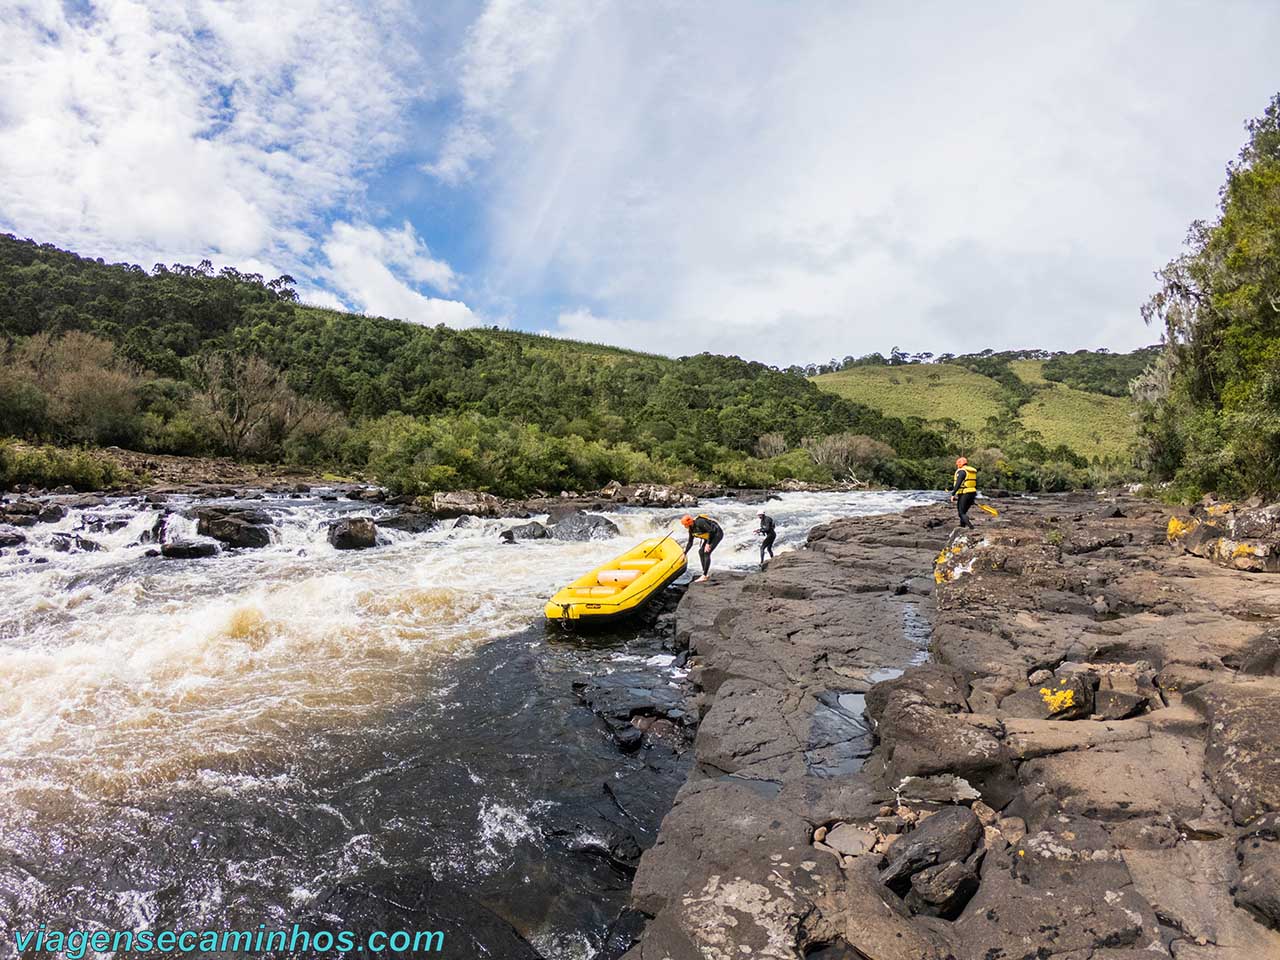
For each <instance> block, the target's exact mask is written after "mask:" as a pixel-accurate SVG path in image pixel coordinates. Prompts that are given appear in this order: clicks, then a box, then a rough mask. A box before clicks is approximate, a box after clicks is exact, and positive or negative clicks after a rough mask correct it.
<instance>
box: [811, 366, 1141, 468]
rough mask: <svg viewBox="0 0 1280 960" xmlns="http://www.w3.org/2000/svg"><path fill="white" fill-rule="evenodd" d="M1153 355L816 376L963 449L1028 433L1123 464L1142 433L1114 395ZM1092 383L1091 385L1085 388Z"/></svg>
mask: <svg viewBox="0 0 1280 960" xmlns="http://www.w3.org/2000/svg"><path fill="white" fill-rule="evenodd" d="M1037 353H1039V352H1037ZM1153 356H1154V349H1153V348H1146V349H1143V350H1138V351H1134V352H1133V353H1129V354H1111V353H1105V352H1088V351H1080V352H1079V353H1076V354H1059V355H1053V356H1050V355H1048V354H1043V353H1039V355H1038V356H1028V355H1027V352H1020V353H1008V354H991V353H987V354H976V355H972V356H968V357H954V358H950V359H949V361H948V362H942V363H897V364H888V363H885V364H861V365H854V366H848V367H846V368H845V369H843V370H838V371H835V372H831V373H824V374H819V375H818V376H815V377H813V378H812V380H813V382H814V383H816V384H817V385H818V386H819V387H820V388H821V389H823V390H826V391H828V392H831V393H834V394H836V395H837V396H840V397H844V398H845V399H847V400H852V401H853V402H855V403H860V404H865V405H867V406H870V407H875V408H877V409H879V410H883V411H884V412H885V413H887V414H890V415H891V416H895V417H902V418H912V417H917V418H919V419H920V420H922V421H924V422H925V423H926V424H927V425H928V426H929V427H930V428H932V429H936V430H938V431H940V432H942V433H944V434H946V435H948V436H949V437H950V439H951V440H952V441H953V442H954V443H956V444H957V445H959V446H961V447H975V446H986V445H992V446H1000V445H1002V444H1006V443H1007V442H1008V438H1009V435H1010V434H1011V433H1018V432H1021V433H1022V434H1023V435H1024V436H1026V437H1029V438H1032V439H1035V438H1037V437H1038V438H1039V439H1040V441H1041V442H1042V443H1043V444H1044V445H1045V446H1047V447H1049V448H1056V447H1059V446H1062V447H1065V448H1067V449H1068V450H1070V451H1071V452H1072V453H1074V454H1075V455H1077V456H1078V457H1081V458H1083V459H1084V460H1086V461H1093V460H1095V459H1101V460H1110V461H1113V462H1120V461H1127V459H1128V458H1129V456H1130V453H1131V450H1132V447H1133V443H1134V440H1135V438H1136V434H1135V428H1134V423H1133V419H1132V416H1131V406H1130V401H1129V399H1128V397H1127V396H1120V395H1117V394H1119V393H1120V392H1121V388H1122V386H1123V385H1125V384H1127V382H1128V379H1131V378H1132V377H1133V376H1136V375H1137V374H1139V373H1141V371H1142V370H1143V369H1144V368H1145V366H1146V365H1147V364H1148V363H1150V362H1151V360H1152V358H1153ZM1062 381H1066V382H1062ZM1086 384H1087V385H1090V386H1091V389H1079V388H1078V386H1079V385H1086Z"/></svg>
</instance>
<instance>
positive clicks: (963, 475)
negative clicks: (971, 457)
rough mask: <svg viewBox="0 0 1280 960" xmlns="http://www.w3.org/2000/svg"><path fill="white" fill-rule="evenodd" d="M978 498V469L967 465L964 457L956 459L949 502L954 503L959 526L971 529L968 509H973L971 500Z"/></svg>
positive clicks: (967, 462)
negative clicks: (958, 517) (953, 481)
mask: <svg viewBox="0 0 1280 960" xmlns="http://www.w3.org/2000/svg"><path fill="white" fill-rule="evenodd" d="M977 499H978V471H977V469H975V468H974V467H971V466H969V461H968V460H967V459H965V458H964V457H960V458H959V459H957V460H956V476H955V485H954V486H953V487H952V488H951V502H952V503H954V504H955V505H956V512H958V513H959V514H960V526H961V527H968V528H970V529H973V524H972V523H971V522H970V521H969V511H970V510H971V509H973V501H975V500H977Z"/></svg>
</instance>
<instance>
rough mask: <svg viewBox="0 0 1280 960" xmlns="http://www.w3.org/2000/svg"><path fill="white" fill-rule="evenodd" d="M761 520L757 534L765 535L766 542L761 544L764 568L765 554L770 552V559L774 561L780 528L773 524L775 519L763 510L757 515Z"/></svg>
mask: <svg viewBox="0 0 1280 960" xmlns="http://www.w3.org/2000/svg"><path fill="white" fill-rule="evenodd" d="M756 516H757V517H758V518H759V519H760V529H759V530H757V531H756V533H762V534H764V540H763V541H761V543H760V566H761V568H763V567H764V552H765V551H766V550H768V551H769V559H770V560H772V559H773V541H774V540H776V539H778V528H777V525H776V524H775V523H774V522H773V517H771V516H769V515H768V514H766V513H765V512H764V511H763V510H761V511H760V512H759V513H757V514H756Z"/></svg>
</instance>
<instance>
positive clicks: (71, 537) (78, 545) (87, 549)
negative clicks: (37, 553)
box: [50, 533, 102, 553]
mask: <svg viewBox="0 0 1280 960" xmlns="http://www.w3.org/2000/svg"><path fill="white" fill-rule="evenodd" d="M50 539H51V546H52V547H53V549H54V550H57V551H58V552H59V553H97V552H98V551H99V550H101V549H102V546H101V545H100V544H99V543H98V542H97V541H96V540H90V539H89V538H88V537H81V536H78V535H76V534H74V533H55V534H53V535H52V536H51V538H50Z"/></svg>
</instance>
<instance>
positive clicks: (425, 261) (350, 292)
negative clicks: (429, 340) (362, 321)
mask: <svg viewBox="0 0 1280 960" xmlns="http://www.w3.org/2000/svg"><path fill="white" fill-rule="evenodd" d="M324 255H325V258H326V259H327V261H328V266H327V268H326V269H325V270H324V277H325V279H326V280H327V281H328V282H329V284H330V285H331V286H333V287H335V288H336V289H338V290H341V291H343V293H344V294H345V296H346V298H347V299H348V300H349V301H350V302H352V303H353V304H355V305H356V307H357V309H359V310H360V311H361V312H363V313H369V314H378V315H381V316H387V317H395V318H398V319H402V320H408V321H410V322H412V323H420V324H424V325H428V326H434V325H435V324H438V323H443V324H446V325H448V326H451V327H467V326H475V324H476V323H477V322H478V320H477V318H476V316H475V314H473V313H472V312H471V310H470V308H468V307H467V305H466V304H465V303H462V302H460V301H458V300H443V299H439V298H436V297H428V296H424V295H423V294H422V293H420V292H418V291H417V290H416V289H414V288H413V286H411V285H410V284H409V283H407V282H405V278H408V279H410V280H412V281H414V282H415V283H423V284H427V285H428V286H430V287H433V288H434V289H436V290H439V291H440V292H441V293H448V292H449V291H451V290H453V289H454V287H455V286H456V278H455V277H454V274H453V270H452V269H450V267H449V265H448V264H447V263H444V262H443V261H441V260H436V259H434V258H433V257H432V256H431V252H430V251H429V250H428V249H427V246H426V244H425V243H423V242H422V240H421V239H420V238H419V237H418V235H417V233H416V232H415V231H414V229H413V226H412V225H411V224H409V223H405V224H404V226H403V227H401V228H400V229H399V230H379V229H377V228H376V227H372V226H369V225H368V224H361V225H355V224H350V223H343V222H338V223H335V224H333V228H332V230H331V232H330V234H329V238H328V239H327V240H326V241H325V243H324Z"/></svg>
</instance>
